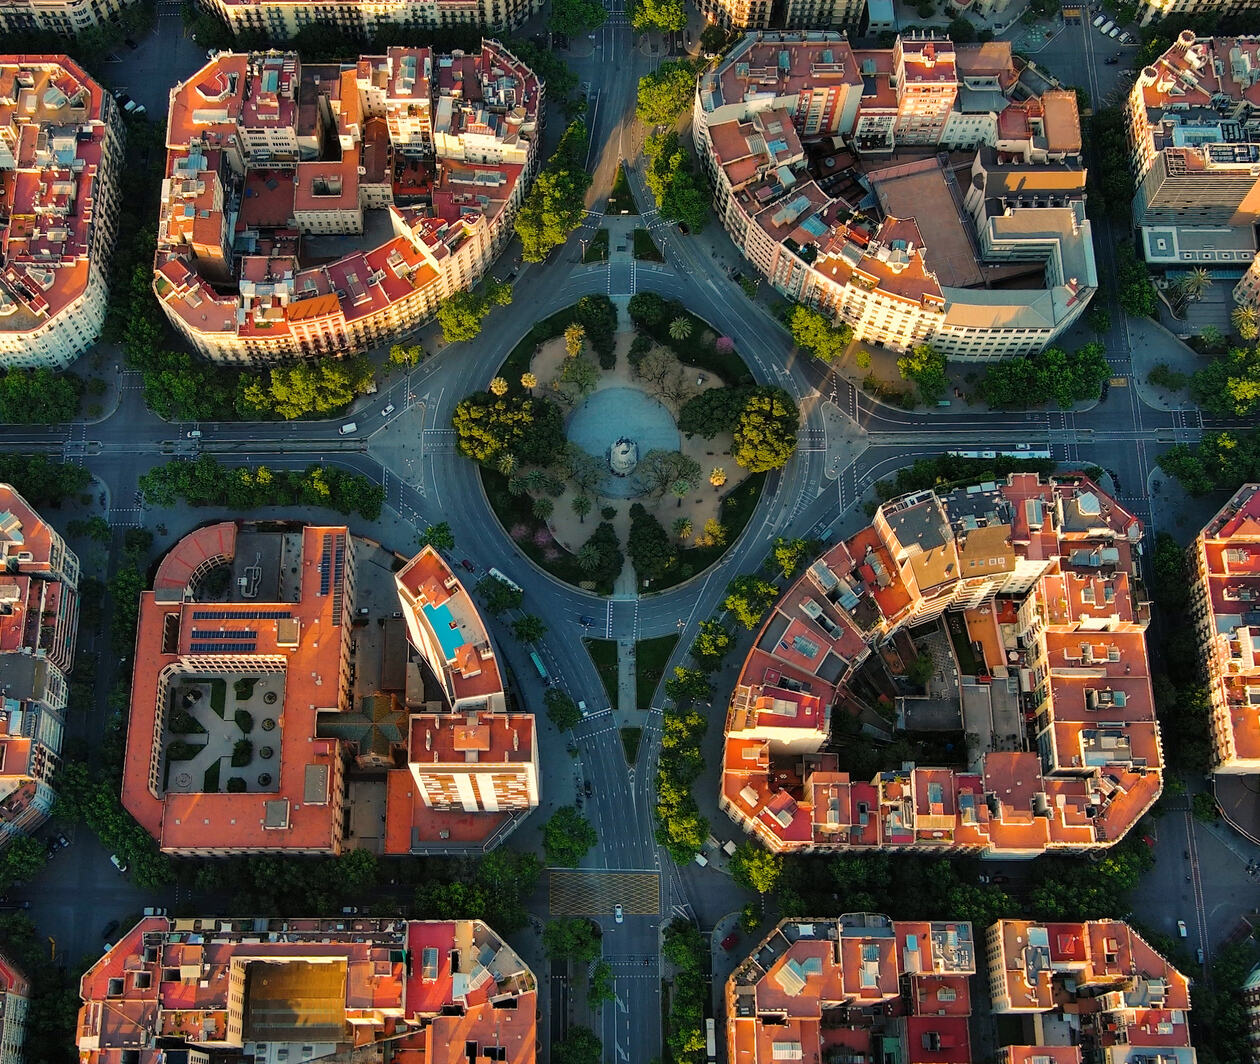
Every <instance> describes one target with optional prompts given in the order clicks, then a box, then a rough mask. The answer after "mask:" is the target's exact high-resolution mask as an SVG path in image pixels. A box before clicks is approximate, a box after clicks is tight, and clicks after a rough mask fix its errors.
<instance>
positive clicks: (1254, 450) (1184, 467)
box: [1159, 429, 1260, 495]
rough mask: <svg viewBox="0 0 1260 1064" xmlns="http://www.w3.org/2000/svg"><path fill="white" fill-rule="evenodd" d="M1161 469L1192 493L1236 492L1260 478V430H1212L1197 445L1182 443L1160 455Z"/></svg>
mask: <svg viewBox="0 0 1260 1064" xmlns="http://www.w3.org/2000/svg"><path fill="white" fill-rule="evenodd" d="M1159 468H1160V469H1162V470H1163V471H1164V472H1165V473H1167V474H1168V475H1169V476H1171V477H1176V478H1177V479H1178V480H1179V481H1180V482H1181V485H1182V487H1184V488H1185V489H1186V491H1188V492H1189V493H1190V494H1191V495H1206V494H1207V493H1208V492H1211V491H1234V490H1236V489H1237V487H1238V485H1239V484H1246V483H1248V482H1249V481H1253V480H1260V429H1250V430H1242V431H1238V432H1209V433H1206V434H1205V435H1204V437H1203V440H1202V441H1201V442H1200V443H1199V445H1198V446H1197V447H1192V446H1190V445H1188V444H1184V443H1179V444H1177V445H1176V446H1174V447H1170V448H1169V449H1168V450H1167V451H1165V452H1164V453H1163V454H1162V455H1160V457H1159Z"/></svg>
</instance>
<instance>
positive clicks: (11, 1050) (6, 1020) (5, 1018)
mask: <svg viewBox="0 0 1260 1064" xmlns="http://www.w3.org/2000/svg"><path fill="white" fill-rule="evenodd" d="M0 995H2V996H0V1064H22V1046H23V1044H24V1043H25V1042H26V1008H27V1005H28V1003H29V1002H30V999H31V984H30V982H29V981H28V980H27V978H26V976H25V975H23V974H22V971H21V969H20V968H18V967H17V966H16V965H15V964H14V963H13V962H12V961H11V960H9V958H8V957H6V956H4V955H3V954H0Z"/></svg>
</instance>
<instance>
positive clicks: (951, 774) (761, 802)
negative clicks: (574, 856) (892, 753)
mask: <svg viewBox="0 0 1260 1064" xmlns="http://www.w3.org/2000/svg"><path fill="white" fill-rule="evenodd" d="M1140 539H1141V526H1140V524H1139V523H1138V521H1137V520H1136V519H1135V518H1134V517H1133V516H1132V515H1130V514H1128V513H1127V512H1126V511H1125V510H1124V509H1123V508H1122V507H1120V506H1119V505H1118V504H1117V503H1115V502H1114V500H1111V499H1109V498H1108V497H1107V496H1106V495H1103V494H1102V493H1101V492H1100V491H1099V490H1098V488H1097V487H1096V486H1095V485H1094V484H1093V483H1091V482H1089V481H1087V480H1079V481H1075V482H1072V483H1049V484H1047V483H1042V482H1040V481H1039V479H1038V477H1037V476H1036V474H1013V475H1012V476H1011V477H1010V478H1008V480H1007V481H1006V482H1005V483H1002V484H984V485H976V486H974V487H972V488H967V489H958V490H955V491H951V492H949V493H946V494H942V495H939V496H938V495H936V494H934V493H933V492H931V491H926V492H920V493H916V494H914V495H909V496H905V497H903V498H901V499H896V500H893V501H891V502H889V503H886V504H885V505H884V506H882V507H880V509H879V510H878V511H877V512H876V514H875V519H874V521H873V523H872V525H871V526H870V527H869V528H866V529H864V530H863V531H862V532H859V533H858V534H857V535H855V536H853V537H851V538H850V539H848V540H845V541H843V542H841V543H838V544H836V545H835V546H834V547H832V548H831V549H830V550H828V551H827V552H826V553H825V554H823V556H822V557H820V558H819V559H818V560H817V561H815V562H814V564H813V565H811V566H810V567H809V569H808V570H807V571H806V573H805V574H804V575H803V576H801V577H800V578H799V579H798V580H797V581H796V582H795V583H794V584H793V585H792V586H791V587H790V588H789V589H788V591H787V592H786V593H785V594H784V595H783V597H782V598H781V599H780V601H779V603H778V604H777V605H776V607H775V608H774V610H773V612H772V613H771V615H770V617H769V619H768V620H767V621H766V622H765V625H764V627H763V628H762V630H761V632H760V633H759V635H758V638H757V640H756V641H755V643H754V644H753V647H752V650H751V651H750V652H749V654H748V657H747V658H746V659H745V661H744V664H743V668H742V670H741V673H740V677H739V680H738V682H737V684H736V687H735V690H734V694H733V697H732V701H731V705H730V708H729V710H728V712H727V717H726V726H725V743H724V748H723V750H724V752H723V768H722V790H721V794H720V796H719V804H720V805H721V807H722V808H723V809H724V810H725V811H726V812H727V814H728V815H729V816H730V817H731V818H732V819H733V820H734V821H735V822H736V823H737V824H738V825H739V826H740V828H741V829H742V830H744V831H745V832H747V833H749V834H750V835H753V836H754V837H755V838H757V839H758V841H760V842H761V843H763V844H764V845H765V846H766V847H767V848H769V849H771V850H774V851H784V850H796V851H805V852H820V851H835V850H863V849H867V850H870V849H882V850H900V851H911V850H913V851H917V852H922V851H925V850H928V851H939V852H946V853H971V854H976V855H979V856H988V857H1004V858H1028V857H1035V856H1037V855H1038V854H1041V853H1044V852H1047V851H1057V852H1061V853H1084V852H1088V851H1091V850H1098V849H1102V848H1105V847H1107V846H1110V845H1112V844H1113V843H1114V842H1116V841H1117V840H1118V839H1120V838H1122V837H1123V836H1124V835H1125V833H1126V832H1127V831H1129V829H1130V828H1132V826H1133V825H1134V824H1135V823H1136V822H1137V821H1138V819H1139V818H1140V817H1141V815H1142V814H1143V813H1145V812H1146V811H1147V810H1148V809H1149V808H1150V807H1151V805H1152V804H1153V803H1154V802H1155V800H1156V799H1157V798H1158V797H1159V794H1160V790H1161V785H1162V774H1163V755H1162V750H1161V746H1160V738H1159V729H1158V725H1157V723H1156V719H1155V710H1154V698H1153V694H1152V690H1151V680H1150V670H1149V665H1148V658H1147V651H1146V642H1145V630H1146V626H1147V622H1148V620H1149V608H1148V605H1147V603H1146V602H1145V601H1144V597H1143V594H1142V592H1141V589H1140V586H1139V585H1138V584H1137V567H1136V547H1137V544H1138V543H1139V541H1140ZM941 620H944V621H945V623H946V625H947V626H949V628H950V630H952V631H955V632H958V633H962V634H961V635H958V636H956V638H958V639H960V640H961V641H962V642H965V643H968V644H970V645H971V647H972V654H973V655H975V657H974V659H972V660H970V661H967V660H962V659H959V658H958V657H957V651H956V650H955V651H952V652H951V653H953V654H954V660H952V661H948V662H942V661H939V660H938V661H936V665H937V668H938V670H941V671H943V672H945V673H949V672H951V671H954V670H956V671H957V673H958V675H959V682H960V688H959V698H960V700H961V706H960V712H959V719H958V721H957V727H958V728H959V729H960V730H963V731H964V732H967V733H969V734H972V735H974V740H973V741H972V742H971V743H970V745H969V747H968V762H969V764H968V767H967V769H966V770H965V771H958V770H954V769H945V768H928V767H922V766H918V765H915V764H906V765H901V766H898V767H895V768H890V769H889V770H888V771H884V772H880V773H879V774H878V775H876V776H875V778H874V779H871V780H869V781H868V780H863V779H852V778H850V776H849V774H848V773H847V772H842V771H839V770H838V761H837V758H836V755H835V754H833V753H829V752H827V751H826V749H825V748H826V746H827V744H828V742H829V737H830V731H831V720H832V714H833V712H837V713H838V712H849V713H852V714H857V713H858V712H859V710H860V709H861V707H862V702H861V701H860V700H859V697H860V696H859V695H858V694H857V692H858V691H860V690H863V689H865V690H867V691H869V690H870V688H869V686H864V685H865V684H866V683H868V682H875V683H876V684H877V686H878V685H879V684H880V683H881V681H880V680H879V677H880V676H883V675H886V674H888V673H891V674H893V675H900V674H903V673H904V672H905V670H906V669H907V667H908V663H909V662H912V661H914V660H915V659H916V657H917V655H918V653H919V651H918V650H917V648H916V645H915V644H914V642H913V641H912V640H911V639H910V637H909V635H908V631H909V629H911V628H916V629H917V628H920V627H921V626H923V625H927V624H931V623H933V622H937V621H941ZM952 638H953V637H952ZM950 645H952V643H951V644H950ZM941 652H942V651H939V650H938V651H937V653H938V654H939V653H941ZM869 670H874V672H873V673H872V672H871V671H869ZM872 676H873V677H874V678H875V679H874V680H872ZM914 712H915V702H914V701H913V699H901V700H900V701H899V704H898V713H899V714H903V715H904V714H909V715H910V716H913V714H914ZM1003 720H1004V721H1006V724H1004V725H997V724H995V723H994V722H996V721H1003Z"/></svg>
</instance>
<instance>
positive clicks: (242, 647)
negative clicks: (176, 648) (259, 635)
mask: <svg viewBox="0 0 1260 1064" xmlns="http://www.w3.org/2000/svg"><path fill="white" fill-rule="evenodd" d="M257 646H258V644H257V643H255V642H253V641H252V640H251V641H250V642H247V643H191V644H189V647H188V650H189V653H191V654H252V653H253V652H254V650H255V649H256V648H257Z"/></svg>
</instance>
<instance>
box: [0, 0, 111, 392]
mask: <svg viewBox="0 0 1260 1064" xmlns="http://www.w3.org/2000/svg"><path fill="white" fill-rule="evenodd" d="M0 21H3V19H2V18H0ZM122 155H123V127H122V120H121V119H120V118H119V116H118V109H117V107H116V106H115V105H114V99H113V97H112V96H110V95H109V93H107V92H106V91H105V90H104V89H103V88H102V87H101V86H100V85H98V84H97V83H96V82H95V81H93V80H92V79H91V78H89V77H88V76H87V74H85V73H84V72H83V69H82V68H81V67H80V66H79V65H78V64H77V63H76V62H75V61H74V60H73V59H70V58H68V57H67V56H64V55H0V369H31V368H36V367H43V366H46V367H50V368H60V367H64V366H68V365H70V363H71V362H73V361H74V360H75V359H76V358H78V357H79V356H80V355H81V354H83V352H84V351H86V350H87V349H88V348H89V347H91V346H92V344H93V343H95V342H96V338H97V336H98V335H99V334H100V331H101V326H102V325H103V324H104V322H105V309H106V306H107V304H108V297H109V285H108V274H109V256H110V252H111V250H112V249H113V245H114V233H115V230H116V228H117V225H118V193H119V188H118V176H119V168H120V167H121V165H122Z"/></svg>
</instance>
